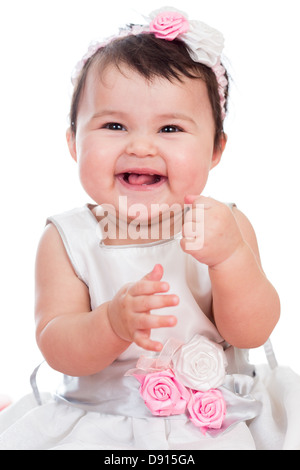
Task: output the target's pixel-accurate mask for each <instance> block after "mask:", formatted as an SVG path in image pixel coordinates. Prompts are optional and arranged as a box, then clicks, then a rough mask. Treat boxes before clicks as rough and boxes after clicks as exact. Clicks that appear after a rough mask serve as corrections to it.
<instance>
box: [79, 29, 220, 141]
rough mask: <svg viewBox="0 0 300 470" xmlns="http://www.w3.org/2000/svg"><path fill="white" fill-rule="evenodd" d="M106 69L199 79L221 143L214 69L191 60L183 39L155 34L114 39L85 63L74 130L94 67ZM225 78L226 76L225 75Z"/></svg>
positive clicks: (148, 76)
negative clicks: (128, 69)
mask: <svg viewBox="0 0 300 470" xmlns="http://www.w3.org/2000/svg"><path fill="white" fill-rule="evenodd" d="M94 65H95V66H98V67H99V70H105V68H106V67H107V66H109V65H114V66H116V67H118V68H119V69H120V71H121V68H122V65H123V66H124V65H126V66H127V67H129V68H131V69H132V70H134V71H136V72H138V73H139V74H141V75H142V76H143V77H144V78H146V79H147V80H150V81H151V80H152V79H154V78H155V77H163V78H166V79H168V80H169V81H172V80H174V79H176V80H179V81H182V77H183V76H185V77H188V78H198V79H199V78H200V79H201V80H203V81H204V82H205V84H206V86H207V91H208V96H209V100H210V104H211V107H212V111H213V117H214V122H215V145H217V144H218V143H219V140H220V137H221V135H222V133H223V132H224V130H223V119H222V110H221V104H220V96H219V91H218V87H219V85H218V82H217V79H216V75H215V73H214V72H213V70H212V69H211V68H209V67H207V66H206V65H203V64H200V63H198V62H195V61H193V60H192V58H191V56H190V54H189V50H188V47H187V46H186V45H185V44H184V43H183V42H182V41H180V40H177V39H175V40H174V41H165V40H162V39H157V38H156V37H155V36H154V35H153V34H138V35H130V36H126V37H125V38H117V39H115V40H112V41H111V42H110V43H109V44H108V45H106V46H105V47H103V48H101V49H99V50H98V51H97V52H96V53H95V54H94V55H93V56H92V57H91V58H90V59H88V61H87V62H86V63H85V65H84V67H83V69H82V70H81V73H80V75H79V77H78V79H77V82H76V84H75V88H74V92H73V97H72V103H71V111H70V122H71V129H72V132H73V133H74V134H76V122H77V113H78V107H79V103H80V99H81V96H82V93H83V90H84V86H85V83H86V78H87V74H88V72H89V70H90V69H91V67H92V66H94ZM226 78H228V77H227V74H226ZM227 97H228V86H227V89H226V90H225V99H226V103H225V110H226V109H227Z"/></svg>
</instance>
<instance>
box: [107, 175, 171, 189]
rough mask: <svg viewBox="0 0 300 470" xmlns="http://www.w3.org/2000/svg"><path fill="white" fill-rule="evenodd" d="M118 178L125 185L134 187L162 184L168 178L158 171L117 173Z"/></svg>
mask: <svg viewBox="0 0 300 470" xmlns="http://www.w3.org/2000/svg"><path fill="white" fill-rule="evenodd" d="M116 176H117V178H118V180H119V181H120V182H121V183H122V184H123V185H125V186H127V187H131V188H132V189H140V190H145V189H150V188H153V187H157V186H160V185H161V184H162V183H164V182H165V181H166V180H167V177H166V176H163V175H159V174H156V173H148V172H144V171H143V172H137V171H132V172H131V171H130V172H124V173H119V174H118V175H116Z"/></svg>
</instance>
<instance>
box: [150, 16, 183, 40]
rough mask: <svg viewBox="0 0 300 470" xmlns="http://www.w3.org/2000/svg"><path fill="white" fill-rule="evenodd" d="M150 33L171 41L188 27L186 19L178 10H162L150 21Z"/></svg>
mask: <svg viewBox="0 0 300 470" xmlns="http://www.w3.org/2000/svg"><path fill="white" fill-rule="evenodd" d="M149 27H150V33H154V35H155V37H157V38H159V39H166V40H167V41H173V40H174V39H175V38H177V36H178V35H179V34H183V33H186V32H187V31H188V30H189V29H190V26H189V22H188V20H187V19H186V18H185V17H184V15H182V14H181V13H180V12H178V11H162V12H160V13H158V14H157V16H156V17H155V18H154V19H153V20H152V21H151V23H150V26H149Z"/></svg>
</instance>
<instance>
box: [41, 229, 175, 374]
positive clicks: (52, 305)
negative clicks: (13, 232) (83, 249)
mask: <svg viewBox="0 0 300 470" xmlns="http://www.w3.org/2000/svg"><path fill="white" fill-rule="evenodd" d="M161 277H162V268H161V267H159V266H157V267H155V268H154V270H153V271H152V273H149V274H148V275H147V276H145V278H144V279H143V280H141V281H139V282H138V283H136V284H132V285H128V286H124V288H123V289H121V290H120V291H119V292H118V293H117V294H116V296H115V297H114V299H113V300H112V301H111V302H106V303H104V304H102V305H100V306H99V307H97V308H95V309H94V310H91V307H90V297H89V292H88V288H87V286H86V285H85V284H84V283H83V282H82V281H81V280H80V279H79V278H78V277H77V276H76V274H75V272H74V270H73V267H72V265H71V263H70V260H69V258H68V256H67V253H66V251H65V248H64V246H63V243H62V240H61V238H60V236H59V234H58V232H57V230H56V228H55V227H54V226H53V225H52V224H49V225H48V226H47V227H46V229H45V232H44V234H43V236H42V239H41V242H40V244H39V248H38V253H37V259H36V308H35V316H36V337H37V343H38V346H39V348H40V349H41V352H42V354H43V355H44V357H45V359H46V361H47V362H48V363H49V364H50V366H51V367H52V368H54V369H56V370H59V371H60V372H63V373H65V374H67V375H74V376H82V375H90V374H94V373H97V372H99V371H100V370H102V369H104V368H105V367H107V366H108V365H109V364H111V363H112V362H113V361H114V360H115V359H116V358H117V357H118V356H119V355H120V354H121V353H122V352H124V351H125V350H126V349H127V348H128V346H129V345H130V344H131V343H132V342H133V341H134V342H136V343H137V344H139V345H140V346H142V347H144V348H146V349H154V350H158V349H160V345H159V343H155V342H152V341H151V340H150V338H149V336H150V331H151V328H160V327H166V326H173V325H174V324H175V323H176V318H175V317H173V316H156V315H150V314H149V313H150V309H155V308H162V307H166V306H169V305H176V304H177V303H178V298H177V297H176V296H174V295H166V294H165V295H157V293H159V292H164V293H165V292H166V291H167V290H168V285H167V284H166V283H165V282H161V280H160V279H161ZM154 294H155V295H154Z"/></svg>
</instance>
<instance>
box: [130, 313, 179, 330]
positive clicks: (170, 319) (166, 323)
mask: <svg viewBox="0 0 300 470" xmlns="http://www.w3.org/2000/svg"><path fill="white" fill-rule="evenodd" d="M176 323H177V318H176V317H175V316H174V315H152V314H147V313H140V314H137V315H135V319H134V328H135V330H136V331H138V330H140V331H141V330H147V331H150V330H151V329H155V328H170V327H172V326H175V325H176Z"/></svg>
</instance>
